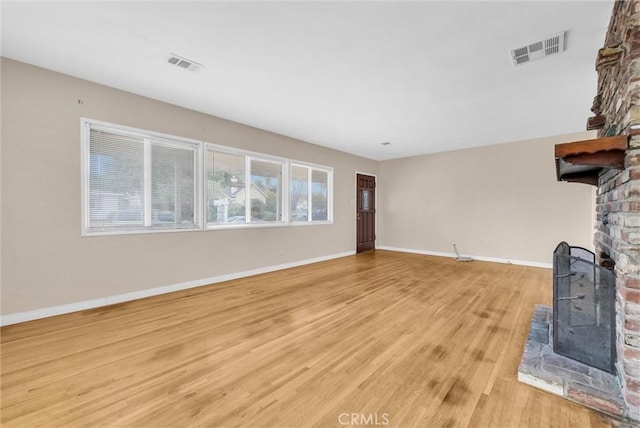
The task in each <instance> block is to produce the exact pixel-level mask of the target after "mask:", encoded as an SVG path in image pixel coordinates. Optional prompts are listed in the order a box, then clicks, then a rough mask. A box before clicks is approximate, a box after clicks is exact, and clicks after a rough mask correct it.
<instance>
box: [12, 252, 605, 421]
mask: <svg viewBox="0 0 640 428" xmlns="http://www.w3.org/2000/svg"><path fill="white" fill-rule="evenodd" d="M550 301H551V271H550V270H547V269H537V268H528V267H522V266H514V265H503V264H495V263H483V262H478V261H474V262H472V263H456V262H455V261H454V260H452V259H447V258H439V257H428V256H422V255H412V254H403V253H394V252H387V251H376V252H374V253H365V254H359V255H356V256H352V257H345V258H341V259H337V260H332V261H329V262H323V263H318V264H314V265H308V266H303V267H299V268H294V269H289V270H286V271H280V272H274V273H269V274H265V275H260V276H255V277H251V278H246V279H240V280H236V281H230V282H225V283H220V284H214V285H210V286H206V287H200V288H197V289H192V290H186V291H182V292H177V293H173V294H168V295H163V296H157V297H152V298H147V299H144V300H138V301H134V302H128V303H123V304H119V305H115V306H110V307H105V308H99V309H94V310H88V311H83V312H78V313H74V314H69V315H63V316H58V317H55V318H49V319H43V320H38V321H32V322H29V323H23V324H18V325H13V326H7V327H4V328H2V330H1V333H2V348H1V356H2V362H1V369H2V373H1V392H2V404H1V410H2V416H1V422H2V426H3V427H37V426H41V427H54V426H64V427H74V426H91V427H100V426H104V427H107V426H108V427H183V426H206V427H217V426H229V427H232V426H233V427H235V426H241V427H340V426H343V424H344V425H348V426H365V425H366V426H384V423H385V422H387V423H388V424H387V425H386V426H393V427H455V426H460V427H491V428H499V427H549V426H554V427H600V426H611V424H612V421H610V420H609V419H607V418H606V417H604V416H602V415H600V414H598V413H596V412H593V411H590V410H587V409H586V408H583V407H581V406H578V405H575V404H572V403H570V402H568V401H565V400H563V399H561V398H558V397H555V396H553V395H550V394H547V393H544V392H541V391H538V390H536V389H533V388H531V387H529V386H526V385H523V384H520V383H518V381H517V367H518V364H519V361H520V357H521V355H522V349H523V346H524V343H525V340H526V336H527V333H528V329H529V324H530V320H531V315H532V312H533V307H534V304H536V303H544V304H549V303H550ZM352 414H355V419H354V416H353V415H352ZM376 423H377V425H376Z"/></svg>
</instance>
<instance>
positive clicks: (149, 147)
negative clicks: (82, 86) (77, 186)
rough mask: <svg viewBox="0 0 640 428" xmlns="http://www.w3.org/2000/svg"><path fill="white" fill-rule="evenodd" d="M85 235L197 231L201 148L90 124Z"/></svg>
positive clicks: (87, 129)
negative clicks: (145, 231) (147, 231)
mask: <svg viewBox="0 0 640 428" xmlns="http://www.w3.org/2000/svg"><path fill="white" fill-rule="evenodd" d="M84 129H85V138H84V140H83V144H84V147H83V148H84V153H85V163H84V165H85V170H86V171H85V174H86V175H85V177H86V178H85V183H84V188H85V190H84V191H85V205H84V206H85V212H84V219H85V232H87V233H99V232H122V231H140V230H156V229H159V230H170V229H194V228H198V227H199V222H198V212H199V203H198V181H199V179H198V159H199V150H200V145H199V144H197V143H191V142H186V141H181V140H172V139H166V138H163V137H159V136H155V135H145V134H143V133H138V132H134V131H129V130H127V129H123V128H115V127H114V128H112V127H107V126H102V125H100V124H97V123H93V122H89V121H85V122H84Z"/></svg>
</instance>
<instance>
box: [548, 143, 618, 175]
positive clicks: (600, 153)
mask: <svg viewBox="0 0 640 428" xmlns="http://www.w3.org/2000/svg"><path fill="white" fill-rule="evenodd" d="M627 140H628V136H626V135H618V136H615V137H602V138H596V139H594V140H584V141H575V142H573V143H564V144H556V146H555V157H556V177H557V178H558V181H569V182H577V183H586V184H592V185H594V186H597V185H598V175H599V174H600V171H602V169H604V168H610V169H623V168H624V154H625V151H626V150H627Z"/></svg>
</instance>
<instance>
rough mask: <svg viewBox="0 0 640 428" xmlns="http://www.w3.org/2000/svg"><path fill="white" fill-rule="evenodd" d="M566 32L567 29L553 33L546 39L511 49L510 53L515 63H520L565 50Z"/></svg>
mask: <svg viewBox="0 0 640 428" xmlns="http://www.w3.org/2000/svg"><path fill="white" fill-rule="evenodd" d="M566 33H567V32H566V31H563V32H561V33H557V34H553V35H551V36H549V37H547V38H545V39H544V40H540V41H537V42H534V43H531V44H529V45H527V46H523V47H521V48H517V49H513V50H511V51H510V54H511V61H513V65H520V64H524V63H526V62H531V61H536V60H539V59H542V58H544V57H547V56H549V55H555V54H558V53H561V52H562V51H564V41H565V36H566Z"/></svg>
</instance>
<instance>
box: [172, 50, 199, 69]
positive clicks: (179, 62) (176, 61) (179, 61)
mask: <svg viewBox="0 0 640 428" xmlns="http://www.w3.org/2000/svg"><path fill="white" fill-rule="evenodd" d="M167 62H168V63H169V64H172V65H175V66H176V67H180V68H184V69H185V70H189V71H198V70H200V69H201V68H202V67H204V66H203V65H202V64H198V63H197V62H195V61H192V60H190V59H186V58H184V57H181V56H178V55H176V54H173V53H172V54H170V56H169V59H168V60H167Z"/></svg>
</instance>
